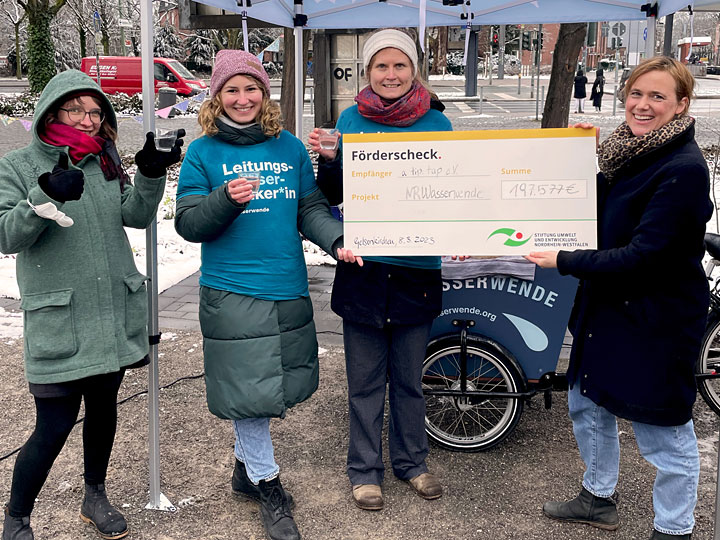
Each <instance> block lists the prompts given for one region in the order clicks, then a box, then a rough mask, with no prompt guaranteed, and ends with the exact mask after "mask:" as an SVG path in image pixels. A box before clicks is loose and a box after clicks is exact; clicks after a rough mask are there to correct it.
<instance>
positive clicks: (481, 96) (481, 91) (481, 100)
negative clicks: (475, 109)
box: [480, 86, 485, 114]
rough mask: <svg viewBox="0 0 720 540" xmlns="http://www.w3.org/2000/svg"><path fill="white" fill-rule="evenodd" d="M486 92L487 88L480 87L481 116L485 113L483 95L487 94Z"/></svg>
mask: <svg viewBox="0 0 720 540" xmlns="http://www.w3.org/2000/svg"><path fill="white" fill-rule="evenodd" d="M484 90H485V87H484V86H481V87H480V114H482V113H483V94H484V93H485V92H484Z"/></svg>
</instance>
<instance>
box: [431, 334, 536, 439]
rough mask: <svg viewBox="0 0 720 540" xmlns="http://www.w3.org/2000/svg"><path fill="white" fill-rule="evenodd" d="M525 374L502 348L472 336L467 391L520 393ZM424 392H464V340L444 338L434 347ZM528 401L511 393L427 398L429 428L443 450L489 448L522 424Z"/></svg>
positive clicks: (468, 351) (469, 338) (432, 436)
mask: <svg viewBox="0 0 720 540" xmlns="http://www.w3.org/2000/svg"><path fill="white" fill-rule="evenodd" d="M524 381H525V379H524V377H523V376H522V375H521V372H520V369H519V368H518V367H517V364H516V363H515V361H514V360H513V359H512V358H511V357H510V356H509V353H508V354H505V353H504V352H502V351H501V350H499V349H498V348H497V347H494V346H492V345H490V344H489V343H486V342H484V341H480V340H477V339H472V338H471V336H468V347H467V389H468V390H471V391H472V390H477V391H486V392H520V391H523V390H524V387H525V384H524ZM422 386H423V390H451V391H457V392H458V394H459V393H460V339H459V337H453V338H450V339H446V340H442V341H440V342H439V343H436V344H434V345H433V346H431V347H430V348H429V349H428V354H427V357H426V359H425V362H424V363H423V377H422ZM523 404H524V402H523V400H522V399H519V398H514V397H510V398H506V397H487V398H485V397H476V398H472V397H470V398H468V397H460V396H458V397H454V396H452V397H451V396H437V395H426V396H425V407H426V413H425V430H426V431H427V434H428V436H429V437H430V439H431V440H432V441H434V442H435V443H437V444H438V445H439V446H442V447H443V448H447V449H449V450H456V451H461V452H479V451H481V450H487V449H489V448H492V447H493V446H495V445H497V444H499V443H500V442H501V441H503V440H504V439H505V438H506V437H507V436H508V435H510V433H511V432H512V430H513V429H514V428H515V426H516V425H517V423H518V421H519V420H520V415H521V414H522V410H523Z"/></svg>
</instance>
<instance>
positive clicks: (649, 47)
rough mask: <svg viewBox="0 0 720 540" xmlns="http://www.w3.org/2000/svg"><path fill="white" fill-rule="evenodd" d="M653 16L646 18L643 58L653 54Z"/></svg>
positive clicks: (654, 21) (654, 19)
mask: <svg viewBox="0 0 720 540" xmlns="http://www.w3.org/2000/svg"><path fill="white" fill-rule="evenodd" d="M656 22H657V19H656V18H655V17H648V18H647V39H646V40H645V58H652V57H653V56H655V23H656Z"/></svg>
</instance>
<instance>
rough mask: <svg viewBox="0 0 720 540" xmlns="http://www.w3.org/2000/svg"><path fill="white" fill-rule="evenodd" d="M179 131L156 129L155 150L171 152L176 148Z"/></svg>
mask: <svg viewBox="0 0 720 540" xmlns="http://www.w3.org/2000/svg"><path fill="white" fill-rule="evenodd" d="M177 134H178V130H177V129H161V128H156V129H155V148H157V149H158V150H159V151H160V152H170V151H171V150H172V149H173V146H175V140H176V139H177Z"/></svg>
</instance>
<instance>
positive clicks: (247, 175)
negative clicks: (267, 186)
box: [238, 171, 260, 197]
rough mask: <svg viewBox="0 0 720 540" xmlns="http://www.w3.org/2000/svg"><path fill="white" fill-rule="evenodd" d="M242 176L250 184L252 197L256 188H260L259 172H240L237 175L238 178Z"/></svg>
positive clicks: (255, 193) (255, 192)
mask: <svg viewBox="0 0 720 540" xmlns="http://www.w3.org/2000/svg"><path fill="white" fill-rule="evenodd" d="M241 178H244V179H245V180H247V181H248V182H250V184H251V185H252V193H253V197H254V196H255V195H257V192H258V190H259V189H260V173H258V172H252V171H250V172H241V173H240V174H239V175H238V179H241Z"/></svg>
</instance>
